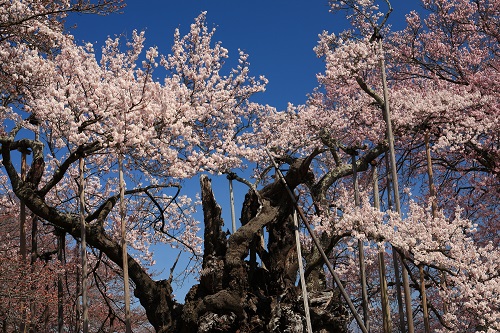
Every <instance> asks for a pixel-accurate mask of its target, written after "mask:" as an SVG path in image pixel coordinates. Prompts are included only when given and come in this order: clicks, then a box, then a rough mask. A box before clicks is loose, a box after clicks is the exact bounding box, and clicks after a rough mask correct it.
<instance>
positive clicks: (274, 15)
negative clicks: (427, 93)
mask: <svg viewBox="0 0 500 333" xmlns="http://www.w3.org/2000/svg"><path fill="white" fill-rule="evenodd" d="M392 2H393V3H392V5H393V7H394V12H393V14H392V16H391V20H390V21H389V23H391V24H392V25H393V26H394V27H395V28H399V27H401V24H402V21H403V18H404V15H405V14H406V13H408V12H409V11H410V9H416V8H418V6H419V3H420V2H419V1H417V0H399V1H394V0H393V1H392ZM202 11H207V12H208V15H207V21H208V24H209V27H215V28H216V29H217V32H216V34H215V40H216V41H221V42H222V45H223V46H224V47H225V48H227V49H229V57H230V59H233V60H235V59H236V58H237V55H238V49H242V50H243V51H244V52H246V53H248V54H249V55H250V58H249V61H250V71H251V74H252V75H253V76H257V77H258V76H259V75H264V76H266V77H267V79H268V80H269V84H268V86H267V91H266V92H265V93H264V94H261V95H260V96H258V97H257V99H256V101H258V102H262V103H266V104H269V105H272V106H274V107H276V108H278V109H280V110H282V109H284V108H286V105H287V103H288V102H291V103H293V104H303V103H304V102H305V101H306V95H307V94H308V93H310V92H311V91H312V90H313V89H314V87H315V86H316V83H317V82H316V74H317V73H320V72H321V71H322V70H323V63H322V60H321V59H318V58H317V57H316V55H315V53H314V52H313V47H314V46H316V42H317V41H318V34H320V33H321V32H322V31H323V30H327V31H329V32H340V31H342V30H344V29H345V28H346V27H348V26H347V25H346V22H345V20H343V19H342V17H341V16H340V15H334V14H332V13H330V12H329V7H328V1H327V0H312V1H305V0H254V1H241V0H232V1H230V0H182V1H180V0H177V1H169V0H147V1H139V0H129V1H127V6H126V7H125V8H124V9H123V10H122V13H121V14H112V15H108V16H95V15H92V16H89V15H81V16H77V17H75V16H72V17H71V18H70V20H69V23H70V24H73V23H75V22H76V23H77V26H78V27H77V29H75V30H73V31H72V33H73V34H74V35H75V37H76V38H77V40H85V41H86V42H92V43H94V44H95V46H96V49H99V48H100V46H101V45H102V44H103V42H104V40H105V39H106V38H107V37H108V36H111V37H114V36H116V35H124V36H130V35H131V32H132V31H133V30H134V29H137V30H139V31H141V30H145V31H146V40H147V45H148V46H150V45H156V46H158V47H159V50H160V52H161V53H164V54H168V53H169V51H170V47H171V45H172V40H173V32H174V29H175V28H180V30H181V33H182V34H183V33H187V32H188V30H189V25H190V24H191V23H192V22H193V20H194V18H195V17H196V16H198V15H199V14H200V13H201V12H202Z"/></svg>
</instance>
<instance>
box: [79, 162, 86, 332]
mask: <svg viewBox="0 0 500 333" xmlns="http://www.w3.org/2000/svg"><path fill="white" fill-rule="evenodd" d="M84 169H85V161H84V159H83V157H80V163H79V170H80V178H79V184H78V185H79V186H78V187H79V196H80V235H81V236H80V238H81V239H80V247H81V255H82V319H83V333H88V332H89V308H88V298H87V289H88V288H87V274H88V272H87V271H88V267H87V234H86V233H87V231H86V227H85V179H84V171H85V170H84Z"/></svg>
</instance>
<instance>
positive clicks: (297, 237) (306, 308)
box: [293, 210, 313, 333]
mask: <svg viewBox="0 0 500 333" xmlns="http://www.w3.org/2000/svg"><path fill="white" fill-rule="evenodd" d="M293 225H294V229H295V245H296V247H297V261H298V263H299V275H300V285H301V287H302V299H303V300H304V312H305V314H306V324H307V332H308V333H313V330H312V324H311V314H310V313H309V296H308V293H307V283H306V279H305V277H304V265H303V264H302V248H301V246H300V233H299V221H298V218H297V210H295V211H294V212H293Z"/></svg>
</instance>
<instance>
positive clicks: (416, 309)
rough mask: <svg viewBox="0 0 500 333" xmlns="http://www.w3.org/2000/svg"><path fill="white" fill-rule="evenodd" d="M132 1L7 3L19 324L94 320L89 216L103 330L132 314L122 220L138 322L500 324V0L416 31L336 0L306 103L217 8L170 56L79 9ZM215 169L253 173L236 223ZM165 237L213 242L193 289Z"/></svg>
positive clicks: (6, 208)
mask: <svg viewBox="0 0 500 333" xmlns="http://www.w3.org/2000/svg"><path fill="white" fill-rule="evenodd" d="M121 5H122V3H121V1H118V0H100V1H97V2H92V1H83V0H78V1H70V0H68V1H57V2H52V1H44V0H29V1H26V0H12V1H9V2H5V3H2V4H0V17H1V19H0V33H1V39H0V60H1V61H0V77H1V79H0V90H1V95H0V98H1V101H2V105H1V106H0V120H1V127H0V145H1V161H2V168H1V174H0V177H1V178H0V182H1V185H2V187H1V193H0V216H1V222H0V223H1V225H0V228H1V230H0V238H1V239H2V243H1V244H2V245H1V246H0V264H1V265H0V281H2V287H1V288H2V289H0V304H1V306H0V321H1V325H2V328H3V330H4V331H5V332H10V331H17V330H19V329H21V328H22V327H24V326H23V325H28V326H29V327H30V330H31V331H40V332H42V331H50V330H53V331H55V330H56V329H59V331H60V332H62V330H63V329H64V327H66V331H68V332H78V331H79V330H80V327H81V315H82V314H81V306H82V305H81V301H80V298H79V296H80V294H81V265H80V262H79V260H80V258H79V256H80V255H81V254H80V252H79V251H78V241H79V240H80V239H81V237H82V234H81V233H82V229H83V232H84V234H85V236H86V242H87V245H88V246H87V248H85V249H84V251H85V252H86V253H87V254H88V256H89V265H90V271H89V273H88V274H87V275H88V276H86V277H88V278H89V279H90V281H91V283H90V285H89V286H88V292H89V297H90V300H91V301H90V303H89V305H90V306H89V309H90V311H91V316H90V318H91V320H90V331H92V332H103V331H106V332H107V331H110V332H111V331H113V330H118V331H123V330H124V325H125V322H126V321H127V320H129V319H126V318H125V317H124V313H123V306H124V305H123V300H122V297H123V292H124V291H123V287H122V286H123V278H122V276H123V273H122V269H123V267H124V265H123V258H124V257H125V256H124V255H123V252H122V248H121V243H120V241H121V235H120V225H121V223H126V230H127V235H126V241H127V244H128V249H129V251H128V254H127V255H126V263H127V264H128V269H127V271H128V275H129V277H130V281H131V282H132V286H131V289H132V290H133V294H134V296H135V299H136V300H137V301H138V304H136V305H134V306H133V309H132V310H133V311H132V314H131V316H132V317H133V318H132V320H131V322H132V323H133V331H134V332H152V331H156V332H159V333H160V332H238V331H239V332H304V331H306V329H309V328H307V327H312V329H313V331H314V332H349V331H352V330H353V329H355V328H354V327H357V326H356V325H359V326H362V325H364V326H369V327H370V331H371V332H384V333H386V332H392V329H394V330H396V327H397V326H399V327H400V328H401V329H403V330H405V329H406V328H407V329H408V330H409V331H410V332H412V331H413V330H415V331H419V332H429V331H433V332H446V331H454V332H476V331H484V332H490V333H493V332H498V331H500V295H499V292H500V288H499V285H500V275H499V271H500V266H499V264H500V253H499V245H500V244H499V239H500V238H499V237H498V236H499V219H500V216H499V213H500V211H499V208H500V206H499V204H498V202H499V195H500V183H499V180H500V165H499V161H500V137H499V135H500V126H499V125H500V123H499V117H498V112H499V104H498V103H499V102H498V101H499V100H500V99H499V97H500V96H499V94H500V89H499V86H498V82H499V79H500V72H499V66H500V63H499V59H500V58H499V42H500V29H499V24H500V23H499V18H500V1H493V0H489V1H487V0H453V1H445V0H423V1H422V9H421V10H420V11H419V12H411V13H409V14H408V15H407V16H406V23H407V25H406V28H404V29H403V30H401V31H393V30H391V27H390V25H388V23H390V13H391V5H390V3H389V1H379V2H377V1H374V0H363V1H362V0H339V1H330V2H329V5H330V9H331V10H332V12H334V14H335V15H344V16H346V17H347V18H348V19H349V20H350V21H351V24H352V29H350V30H347V31H343V32H336V33H329V32H326V31H325V32H323V33H322V34H321V35H320V40H319V42H318V45H317V47H316V48H315V52H316V53H317V55H318V56H319V57H322V59H324V62H325V70H324V72H323V73H321V74H319V75H318V88H317V89H316V90H315V91H313V92H311V94H310V95H309V99H308V101H307V103H306V104H304V105H292V104H290V105H289V107H288V109H287V110H277V109H276V108H274V107H272V106H269V105H261V104H259V103H256V102H253V100H252V96H253V95H254V94H257V93H264V91H265V86H266V84H267V80H266V78H265V77H264V76H260V77H253V76H251V75H250V73H249V64H248V55H247V54H245V53H244V52H240V53H239V54H238V62H237V65H236V66H235V67H234V68H227V67H228V66H227V64H226V60H227V59H228V57H229V52H228V50H227V49H225V48H224V47H223V46H222V45H223V44H222V43H220V42H215V40H214V34H215V29H210V28H209V27H208V26H207V24H206V15H207V13H205V12H203V13H201V14H200V15H199V16H198V17H197V18H195V19H194V22H193V24H192V25H191V27H190V31H189V32H188V33H187V34H186V35H184V36H183V35H181V34H180V32H179V30H176V31H175V33H174V43H173V45H172V47H171V53H170V54H168V55H161V54H159V52H158V49H157V48H156V47H150V48H146V47H144V44H145V39H146V35H145V33H144V32H137V31H134V32H133V34H132V36H131V38H130V39H129V40H126V39H124V38H109V39H108V40H107V41H106V43H105V45H103V46H102V49H101V52H96V51H95V48H96V47H97V46H96V45H92V44H89V43H87V44H82V43H80V42H78V41H77V40H75V38H74V37H73V36H72V35H71V34H70V33H69V32H68V31H67V30H66V29H65V27H64V20H65V18H66V16H67V15H71V14H72V13H88V14H107V13H111V12H114V11H116V10H117V9H119V8H120V6H121ZM157 73H161V75H162V78H161V79H157ZM264 74H265V73H264ZM388 125H390V126H388ZM388 128H389V130H388ZM392 137H394V141H392V140H391V139H392ZM392 145H393V146H392ZM392 148H394V150H395V151H393V149H392ZM391 154H392V156H391ZM27 155H28V157H27V159H28V161H29V163H27V166H26V167H24V162H22V161H24V159H25V158H26V156H27ZM391 157H392V158H393V159H394V165H391ZM119 158H120V159H123V161H124V165H125V172H126V187H125V191H124V194H125V198H124V202H123V203H124V204H125V205H126V210H125V212H126V215H125V219H124V222H123V221H122V220H121V217H120V211H119V207H118V206H119V203H120V193H119V187H120V184H119V179H118V173H119V170H118V160H119ZM80 161H84V170H83V174H82V176H83V178H84V181H85V186H84V188H85V191H84V193H83V195H84V198H85V202H84V203H83V202H81V201H80V199H79V194H80V193H81V192H80V191H81V190H82V189H83V187H82V184H79V183H78V181H77V179H78V176H79V162H80ZM274 163H276V165H275V164H274ZM276 166H277V168H276ZM209 175H210V176H211V177H220V176H224V177H227V178H228V179H230V181H237V182H241V183H242V184H244V185H246V186H247V187H248V192H247V193H246V195H245V200H244V203H243V207H242V209H241V214H240V217H239V218H240V227H239V228H238V229H237V230H233V231H232V232H225V231H223V225H224V223H226V224H228V221H223V219H222V217H221V208H220V206H219V204H218V203H217V201H216V198H217V192H215V193H214V191H213V189H212V186H211V180H210V179H209V178H208V176H209ZM394 176H396V177H394ZM193 178H199V179H200V196H199V197H198V198H197V197H194V198H193V197H189V196H188V195H187V193H185V192H184V189H183V185H184V184H185V182H186V181H187V180H189V179H193ZM398 185H399V188H400V189H401V190H400V191H398V190H397V189H398ZM393 190H395V191H393ZM399 195H400V196H401V207H398V205H399V204H400V203H399V201H400V200H399ZM81 203H83V208H84V209H83V211H82V210H80V208H79V207H80V204H81ZM200 203H201V206H202V211H203V221H197V219H196V215H195V212H196V209H198V208H199V207H198V206H199V204H200ZM26 209H27V210H26ZM297 212H298V213H299V216H300V219H299V222H300V223H299V224H298V227H296V226H295V224H294V220H296V219H297V215H296V213H297ZM80 214H83V217H84V223H83V225H84V228H82V224H81V222H82V221H80ZM26 216H27V217H29V219H30V221H31V224H29V226H28V227H27V228H28V231H31V236H30V237H28V238H27V236H26V234H24V232H25V231H26V230H24V229H23V228H26V227H25V226H24V222H20V221H23V220H24V219H25V218H26ZM20 225H21V228H20ZM306 227H307V228H306ZM310 231H312V233H311V232H310ZM28 233H29V232H28ZM299 234H300V235H299ZM66 235H68V236H66ZM296 236H300V237H299V238H300V242H299V244H300V245H301V248H302V250H301V251H302V256H300V258H299V257H298V255H297V253H298V252H299V250H300V247H299V248H298V247H296V245H297V244H296V241H295V237H296ZM27 239H30V240H31V245H26V242H27V241H26V240H27ZM23 244H24V245H23ZM155 244H164V245H168V246H171V247H172V248H176V249H180V250H181V251H183V252H185V253H188V254H189V255H190V256H191V257H192V259H193V260H194V262H196V263H197V265H198V266H195V267H196V271H195V272H187V273H186V274H194V275H196V276H197V277H198V282H197V283H196V284H195V285H193V286H192V288H191V289H190V291H189V292H188V294H187V295H186V298H185V300H178V299H176V298H175V283H173V278H172V274H173V273H172V272H173V271H174V270H175V269H176V264H177V260H176V258H175V257H172V258H171V260H170V266H169V267H163V268H162V269H167V270H168V269H170V270H171V276H170V278H168V279H156V277H155V273H154V271H155V270H157V269H158V267H157V265H156V264H155V263H154V261H153V258H152V251H153V250H152V246H153V245H155ZM317 245H319V246H317ZM23 247H24V248H25V250H26V248H28V249H29V251H30V260H28V258H27V253H25V250H24V251H23V250H20V248H23ZM63 252H64V253H65V255H63ZM322 252H324V253H322ZM323 254H324V255H325V256H326V257H327V258H326V259H327V261H328V263H325V261H324V260H323V259H325V257H324V256H323ZM299 262H300V263H301V264H302V263H303V264H304V268H303V272H301V271H302V268H301V265H299ZM360 262H361V263H362V265H360ZM299 273H303V274H304V275H303V277H301V278H298V276H299ZM360 276H361V278H360ZM301 279H302V280H303V281H299V280H301ZM401 280H402V281H401ZM300 282H304V283H300ZM400 284H402V285H403V289H405V290H404V292H403V291H401V286H400ZM305 291H307V293H303V292H305ZM301 292H302V293H301ZM384 293H385V294H387V297H385V296H384ZM346 295H347V296H346ZM403 298H404V299H405V300H406V302H407V304H406V308H405V309H404V308H403V304H402V302H403ZM305 300H307V301H308V302H307V305H305V302H304V301H305ZM63 307H64V308H65V309H66V310H65V311H63V310H62V308H63ZM358 313H359V314H358ZM361 313H362V316H361V317H362V319H363V322H364V324H361V322H360V321H359V319H358V318H357V316H360V314H361ZM355 319H356V320H355ZM391 326H392V327H393V328H391Z"/></svg>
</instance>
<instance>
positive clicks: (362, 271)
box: [350, 150, 370, 331]
mask: <svg viewBox="0 0 500 333" xmlns="http://www.w3.org/2000/svg"><path fill="white" fill-rule="evenodd" d="M350 154H351V165H352V181H353V185H354V204H355V205H356V207H360V205H361V203H360V200H359V184H358V168H357V166H356V154H357V152H356V151H355V150H352V151H351V152H350ZM358 254H359V279H360V282H361V297H362V304H363V322H364V323H365V326H366V329H367V330H368V331H369V330H370V312H369V309H368V288H367V286H366V265H365V247H364V244H363V241H362V240H361V239H359V240H358Z"/></svg>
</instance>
